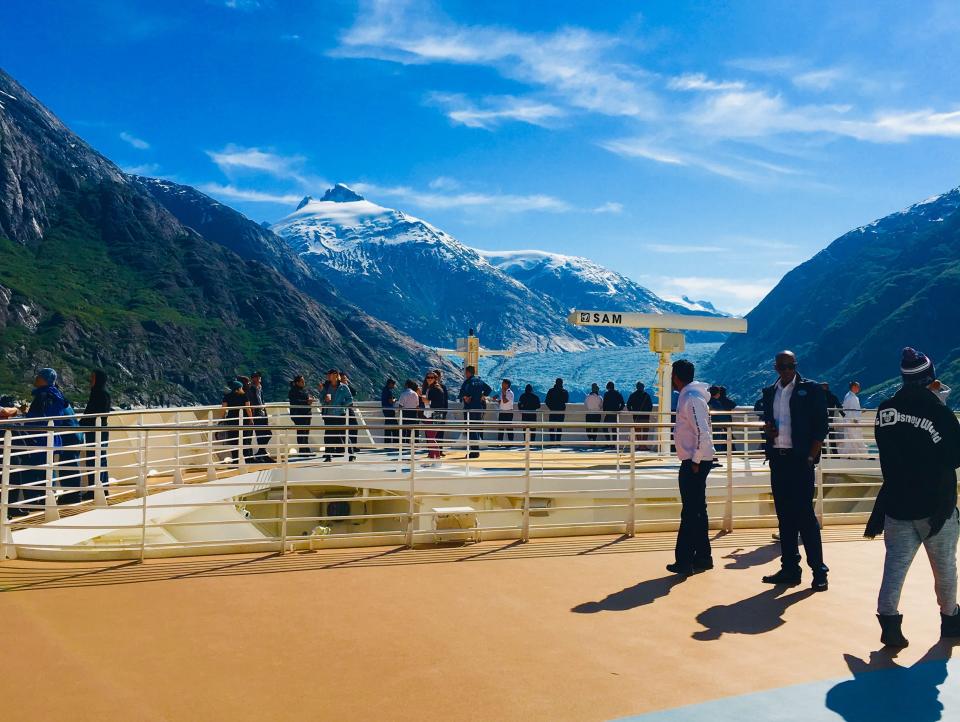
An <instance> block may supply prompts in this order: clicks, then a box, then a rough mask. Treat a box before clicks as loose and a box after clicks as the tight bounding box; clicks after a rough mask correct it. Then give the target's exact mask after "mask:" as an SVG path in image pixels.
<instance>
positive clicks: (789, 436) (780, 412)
mask: <svg viewBox="0 0 960 722" xmlns="http://www.w3.org/2000/svg"><path fill="white" fill-rule="evenodd" d="M796 385H797V377H796V376H794V377H793V381H791V382H790V383H789V384H787V385H786V386H784V385H783V384H782V382H780V381H777V390H776V391H775V392H774V394H773V418H774V419H775V420H776V422H777V438H775V439H774V440H773V448H775V449H792V448H793V423H792V421H793V417H792V416H790V397H791V396H793V389H794V388H795V387H796Z"/></svg>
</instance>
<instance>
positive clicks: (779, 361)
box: [761, 351, 829, 592]
mask: <svg viewBox="0 0 960 722" xmlns="http://www.w3.org/2000/svg"><path fill="white" fill-rule="evenodd" d="M774 368H775V369H776V371H777V374H778V375H779V377H780V378H779V379H777V383H775V384H774V385H773V386H769V387H767V388H765V389H764V390H763V398H762V402H763V403H762V407H763V411H762V412H761V414H762V415H761V418H762V420H763V421H764V425H765V428H764V431H765V436H766V445H765V451H766V455H767V459H768V460H769V462H770V486H771V488H772V490H773V503H774V506H775V507H776V510H777V521H778V522H779V524H780V571H779V572H777V573H776V574H770V575H768V576H765V577H764V578H763V581H764V582H765V583H767V584H788V585H791V586H795V585H797V584H799V583H800V549H799V547H798V546H797V534H798V533H799V534H800V537H801V538H802V539H803V548H804V551H805V553H806V555H807V564H809V565H810V569H811V571H812V572H813V584H812V587H813V589H814V591H817V592H823V591H826V590H827V572H828V571H829V570H828V569H827V566H826V565H825V564H824V563H823V543H822V541H821V539H820V524H819V523H818V522H817V515H816V513H815V512H814V509H813V495H814V491H815V487H816V482H815V479H814V477H815V474H814V469H815V467H816V465H817V463H818V462H819V461H820V452H821V450H822V448H823V440H824V439H825V438H827V431H828V428H829V424H828V421H827V403H826V398H825V397H824V394H823V389H822V388H821V387H820V385H819V384H817V383H814V382H813V381H806V380H804V379H802V378H801V377H800V374H798V373H797V357H796V356H795V355H794V353H793V352H792V351H781V352H780V353H778V354H777V358H776V362H775V364H774Z"/></svg>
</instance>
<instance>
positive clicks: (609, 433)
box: [603, 414, 619, 441]
mask: <svg viewBox="0 0 960 722" xmlns="http://www.w3.org/2000/svg"><path fill="white" fill-rule="evenodd" d="M617 417H618V414H606V415H604V417H603V423H605V424H615V423H617V421H618V418H617ZM618 432H619V429H615V428H613V427H610V426H608V427H606V428H605V429H604V430H603V436H604V438H605V439H606V440H607V441H616V440H617V436H619V433H618Z"/></svg>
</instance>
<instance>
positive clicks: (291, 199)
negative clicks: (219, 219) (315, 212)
mask: <svg viewBox="0 0 960 722" xmlns="http://www.w3.org/2000/svg"><path fill="white" fill-rule="evenodd" d="M197 188H198V189H199V190H201V191H203V192H204V193H206V194H208V195H211V196H213V197H215V198H220V199H222V200H230V201H247V202H250V203H296V202H297V201H299V200H300V199H301V198H302V194H300V193H268V192H264V191H258V190H251V189H247V188H237V187H236V186H234V185H221V184H220V183H202V184H200V185H198V186H197Z"/></svg>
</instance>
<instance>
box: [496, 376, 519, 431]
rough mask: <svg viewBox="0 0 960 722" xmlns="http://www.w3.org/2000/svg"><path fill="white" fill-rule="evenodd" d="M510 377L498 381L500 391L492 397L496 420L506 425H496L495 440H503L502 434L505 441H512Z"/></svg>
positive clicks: (512, 395)
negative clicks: (495, 408) (495, 404)
mask: <svg viewBox="0 0 960 722" xmlns="http://www.w3.org/2000/svg"><path fill="white" fill-rule="evenodd" d="M510 386H511V383H510V379H503V381H501V382H500V393H499V395H497V396H494V397H493V400H494V401H496V402H497V409H498V411H497V421H498V422H499V423H501V424H502V423H504V422H506V423H507V426H499V427H497V441H503V437H504V435H506V437H507V441H513V399H514V394H513V389H512V388H510Z"/></svg>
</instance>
